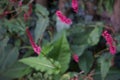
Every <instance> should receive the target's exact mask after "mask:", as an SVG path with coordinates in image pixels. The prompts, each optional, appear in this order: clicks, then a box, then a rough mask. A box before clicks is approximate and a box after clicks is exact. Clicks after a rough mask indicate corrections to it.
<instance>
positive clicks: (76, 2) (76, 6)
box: [72, 0, 78, 13]
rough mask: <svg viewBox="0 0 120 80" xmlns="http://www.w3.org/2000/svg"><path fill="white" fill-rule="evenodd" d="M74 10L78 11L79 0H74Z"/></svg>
mask: <svg viewBox="0 0 120 80" xmlns="http://www.w3.org/2000/svg"><path fill="white" fill-rule="evenodd" d="M72 8H73V11H74V12H76V13H78V0H72Z"/></svg>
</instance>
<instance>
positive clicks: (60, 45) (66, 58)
mask: <svg viewBox="0 0 120 80" xmlns="http://www.w3.org/2000/svg"><path fill="white" fill-rule="evenodd" d="M51 45H52V46H53V50H52V51H51V52H50V54H49V57H51V58H53V59H54V60H57V61H59V63H60V64H61V73H64V72H65V71H66V70H67V69H68V67H69V62H70V57H71V52H70V47H69V44H68V41H67V39H66V34H65V32H61V33H59V34H58V35H56V37H55V40H54V41H53V42H52V44H51Z"/></svg>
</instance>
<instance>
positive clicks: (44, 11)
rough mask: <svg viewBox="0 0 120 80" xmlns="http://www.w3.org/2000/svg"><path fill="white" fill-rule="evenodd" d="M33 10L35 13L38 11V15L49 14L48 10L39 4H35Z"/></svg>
mask: <svg viewBox="0 0 120 80" xmlns="http://www.w3.org/2000/svg"><path fill="white" fill-rule="evenodd" d="M35 11H36V12H37V13H39V15H42V16H44V17H46V16H48V15H49V12H48V10H47V9H46V8H45V7H43V6H42V5H40V4H36V9H35Z"/></svg>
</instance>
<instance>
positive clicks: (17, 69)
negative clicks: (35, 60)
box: [1, 62, 32, 79]
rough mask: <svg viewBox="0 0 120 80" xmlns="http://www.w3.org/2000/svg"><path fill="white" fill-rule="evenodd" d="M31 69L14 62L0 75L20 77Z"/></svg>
mask: <svg viewBox="0 0 120 80" xmlns="http://www.w3.org/2000/svg"><path fill="white" fill-rule="evenodd" d="M31 71H32V70H31V69H30V68H29V67H28V66H26V65H24V64H21V63H19V62H17V63H15V64H14V65H13V66H12V67H10V68H8V69H6V70H5V71H4V72H3V73H2V75H1V76H3V77H8V78H12V79H13V78H21V77H23V76H24V75H27V74H28V73H30V72H31Z"/></svg>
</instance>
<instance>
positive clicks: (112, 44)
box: [102, 30, 116, 55]
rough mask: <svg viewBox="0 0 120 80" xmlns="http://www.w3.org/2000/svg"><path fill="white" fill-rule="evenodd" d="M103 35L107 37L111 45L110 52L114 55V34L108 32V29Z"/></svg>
mask: <svg viewBox="0 0 120 80" xmlns="http://www.w3.org/2000/svg"><path fill="white" fill-rule="evenodd" d="M102 36H103V37H104V38H105V40H106V41H107V44H108V45H109V51H110V53H111V54H112V55H114V54H115V53H116V46H115V45H114V44H115V41H114V40H113V38H112V36H111V35H110V34H109V33H108V31H107V30H105V31H104V32H103V33H102Z"/></svg>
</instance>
